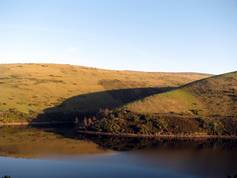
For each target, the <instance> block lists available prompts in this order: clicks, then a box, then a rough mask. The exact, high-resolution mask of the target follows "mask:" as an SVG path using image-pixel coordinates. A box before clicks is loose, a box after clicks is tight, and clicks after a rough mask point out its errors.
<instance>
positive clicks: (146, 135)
mask: <svg viewBox="0 0 237 178" xmlns="http://www.w3.org/2000/svg"><path fill="white" fill-rule="evenodd" d="M77 132H78V133H79V134H85V135H94V136H114V137H128V138H158V139H181V140H185V139H186V140H188V139H228V140H237V136H235V135H180V134H177V135H175V134H167V135H163V134H159V135H149V134H133V133H110V132H95V131H83V130H78V131H77Z"/></svg>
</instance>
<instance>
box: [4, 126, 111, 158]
mask: <svg viewBox="0 0 237 178" xmlns="http://www.w3.org/2000/svg"><path fill="white" fill-rule="evenodd" d="M48 130H50V128H48ZM61 131H62V132H64V133H68V134H70V132H71V131H72V129H71V128H61ZM105 152H110V151H109V150H105V149H104V148H101V147H99V146H98V145H97V144H95V143H93V142H91V141H83V140H77V139H72V138H67V137H64V136H62V135H59V134H55V133H53V132H45V131H43V130H42V129H37V128H26V127H2V128H0V156H12V157H24V158H33V157H44V156H47V157H48V156H54V157H58V156H64V155H65V156H70V155H80V154H93V153H105Z"/></svg>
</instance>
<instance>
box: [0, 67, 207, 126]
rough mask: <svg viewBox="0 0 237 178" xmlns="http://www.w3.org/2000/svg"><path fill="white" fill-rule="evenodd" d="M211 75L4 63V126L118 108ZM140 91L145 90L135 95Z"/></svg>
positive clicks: (0, 79) (0, 103) (0, 105)
mask: <svg viewBox="0 0 237 178" xmlns="http://www.w3.org/2000/svg"><path fill="white" fill-rule="evenodd" d="M208 76H209V75H207V74H198V73H151V72H150V73H149V72H130V71H113V70H102V69H96V68H86V67H80V66H72V65H56V64H6V65H5V64H1V65H0V91H1V92H0V98H1V100H0V122H15V121H19V120H21V121H22V120H27V119H28V120H32V119H33V118H35V117H37V116H38V115H39V113H43V112H45V110H47V109H48V108H54V109H51V110H50V111H53V112H55V111H57V112H58V113H61V114H62V113H65V112H70V113H71V112H74V111H77V112H78V111H79V112H88V111H90V112H91V111H95V110H96V109H98V108H104V107H109V106H110V108H114V107H118V106H122V105H123V104H126V103H128V102H131V101H134V100H135V99H141V98H142V97H145V96H149V95H151V94H154V92H157V90H152V89H151V90H150V89H149V88H154V87H155V88H156V87H158V88H160V87H176V86H179V85H182V84H185V83H188V82H191V81H194V80H197V79H201V78H205V77H208ZM137 88H144V90H134V89H137ZM146 88H148V89H149V90H145V89H146ZM122 89H123V90H122ZM114 90H116V91H117V92H113V91H114ZM120 90H121V91H120ZM68 100H70V101H68ZM64 101H66V102H64ZM55 106H60V107H57V108H55ZM59 108H61V109H59ZM58 109H59V110H58ZM47 111H48V110H47Z"/></svg>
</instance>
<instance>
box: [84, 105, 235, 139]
mask: <svg viewBox="0 0 237 178" xmlns="http://www.w3.org/2000/svg"><path fill="white" fill-rule="evenodd" d="M96 118H97V119H90V118H88V119H90V122H89V123H90V124H87V125H84V129H87V130H92V131H96V132H110V133H134V134H152V135H162V134H163V135H171V134H182V135H185V134H186V135H187V134H188V135H198V134H199V135H237V127H236V126H237V119H236V118H232V117H229V118H220V119H216V118H211V117H208V118H203V117H197V116H193V115H188V116H187V115H181V114H174V113H169V114H168V113H167V114H141V113H133V112H131V111H128V110H123V109H120V110H111V111H109V110H103V111H101V112H100V113H99V114H98V115H97V117H96Z"/></svg>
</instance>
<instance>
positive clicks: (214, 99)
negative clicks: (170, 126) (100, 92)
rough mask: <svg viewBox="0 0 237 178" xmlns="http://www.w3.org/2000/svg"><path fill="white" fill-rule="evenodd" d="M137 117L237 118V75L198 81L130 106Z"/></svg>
mask: <svg viewBox="0 0 237 178" xmlns="http://www.w3.org/2000/svg"><path fill="white" fill-rule="evenodd" d="M125 108H126V109H128V110H130V111H133V112H138V113H150V114H151V113H170V112H174V113H179V114H194V115H200V116H237V72H232V73H227V74H223V75H218V76H214V77H210V78H207V79H203V80H200V81H195V82H192V83H190V84H187V85H185V86H183V87H181V88H178V89H175V90H173V91H170V92H166V93H162V94H156V95H153V96H150V97H147V98H144V99H143V100H139V101H135V102H133V103H129V104H128V105H127V106H125Z"/></svg>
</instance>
